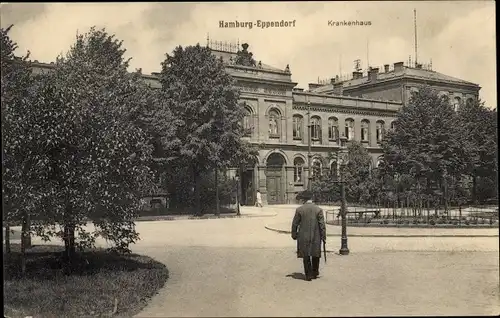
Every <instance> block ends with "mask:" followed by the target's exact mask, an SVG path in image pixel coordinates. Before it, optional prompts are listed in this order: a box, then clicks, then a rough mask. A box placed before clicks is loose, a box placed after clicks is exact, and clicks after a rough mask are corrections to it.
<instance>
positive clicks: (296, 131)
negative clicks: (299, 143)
mask: <svg viewBox="0 0 500 318" xmlns="http://www.w3.org/2000/svg"><path fill="white" fill-rule="evenodd" d="M303 127H304V119H303V118H302V116H300V115H293V139H298V140H302V138H303V137H302V136H303V134H302V131H303Z"/></svg>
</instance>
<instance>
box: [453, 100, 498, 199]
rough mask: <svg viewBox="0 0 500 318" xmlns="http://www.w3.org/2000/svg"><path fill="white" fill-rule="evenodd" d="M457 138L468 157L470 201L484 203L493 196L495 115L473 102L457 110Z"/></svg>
mask: <svg viewBox="0 0 500 318" xmlns="http://www.w3.org/2000/svg"><path fill="white" fill-rule="evenodd" d="M458 115H459V121H460V128H461V134H462V135H463V136H464V137H465V140H466V146H465V149H466V151H467V156H468V160H467V161H468V165H467V175H468V176H470V177H471V178H472V185H473V186H472V197H473V201H474V202H476V201H477V200H478V199H480V200H481V201H484V200H485V199H487V198H491V197H495V196H496V195H497V192H498V191H496V189H497V185H498V179H497V175H498V142H497V140H498V139H497V138H498V130H497V126H498V124H497V111H496V109H489V108H487V107H485V105H484V102H481V101H480V100H473V101H472V102H468V103H465V104H463V105H461V107H460V108H459V110H458Z"/></svg>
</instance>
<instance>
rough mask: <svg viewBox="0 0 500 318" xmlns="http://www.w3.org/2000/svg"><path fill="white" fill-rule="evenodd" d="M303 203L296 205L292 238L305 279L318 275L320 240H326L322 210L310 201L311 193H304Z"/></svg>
mask: <svg viewBox="0 0 500 318" xmlns="http://www.w3.org/2000/svg"><path fill="white" fill-rule="evenodd" d="M304 199H305V201H306V202H305V204H303V205H302V206H300V207H298V208H297V210H296V211H295V216H294V218H293V222H292V238H293V239H294V240H297V257H298V258H302V259H303V261H304V272H305V275H306V280H308V281H310V280H311V279H315V278H317V277H318V276H319V259H320V258H321V242H322V241H323V242H325V241H326V227H325V218H324V216H323V210H322V209H321V208H319V207H318V206H317V205H315V204H314V203H313V202H312V194H311V193H309V192H305V193H304Z"/></svg>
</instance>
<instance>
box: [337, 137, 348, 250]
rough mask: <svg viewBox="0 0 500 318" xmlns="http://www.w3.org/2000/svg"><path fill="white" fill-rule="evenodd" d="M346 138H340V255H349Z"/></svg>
mask: <svg viewBox="0 0 500 318" xmlns="http://www.w3.org/2000/svg"><path fill="white" fill-rule="evenodd" d="M346 140H347V138H346V136H345V135H344V134H342V137H340V147H341V149H340V158H339V159H340V195H341V198H342V201H341V205H340V215H341V216H342V236H341V239H340V251H339V254H340V255H349V248H348V247H347V202H346V197H345V181H344V167H345V165H346V164H347V155H348V153H347V148H346V146H345V144H346Z"/></svg>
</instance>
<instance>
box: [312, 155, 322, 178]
mask: <svg viewBox="0 0 500 318" xmlns="http://www.w3.org/2000/svg"><path fill="white" fill-rule="evenodd" d="M321 170H322V167H321V161H320V160H319V159H313V162H312V177H313V178H317V177H319V176H321Z"/></svg>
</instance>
